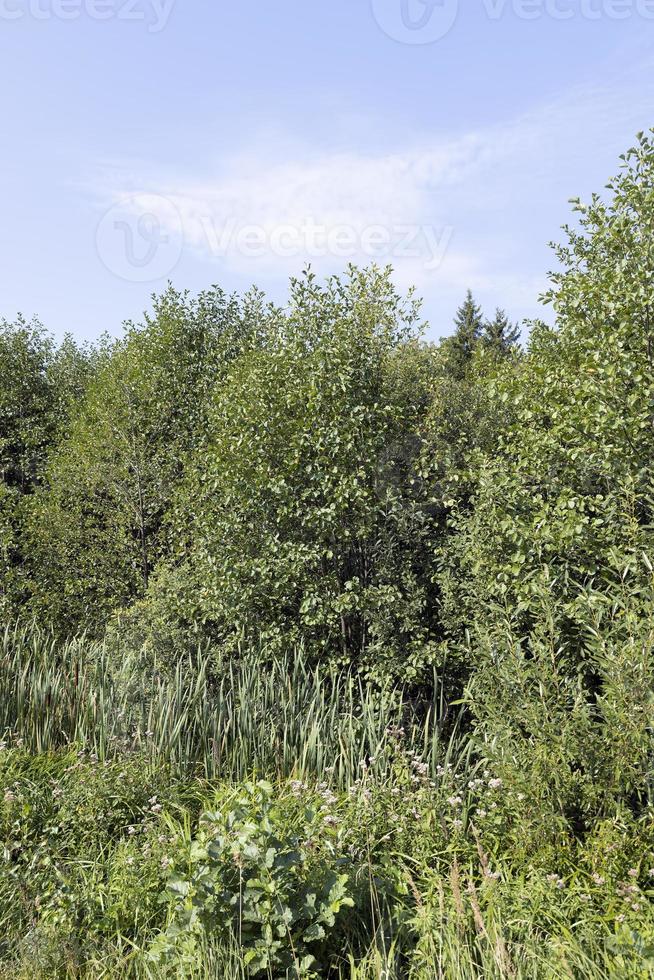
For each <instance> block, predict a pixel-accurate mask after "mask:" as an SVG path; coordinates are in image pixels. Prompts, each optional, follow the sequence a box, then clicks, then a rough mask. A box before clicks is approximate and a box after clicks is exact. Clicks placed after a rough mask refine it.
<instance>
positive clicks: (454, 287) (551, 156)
mask: <svg viewBox="0 0 654 980" xmlns="http://www.w3.org/2000/svg"><path fill="white" fill-rule="evenodd" d="M651 88H652V85H651V83H648V84H647V85H645V86H643V85H642V78H641V77H640V76H639V75H638V73H637V72H635V73H634V76H633V77H632V78H631V79H627V81H626V83H624V84H623V85H622V86H621V87H620V88H618V87H616V86H615V85H614V84H613V83H607V85H606V87H603V88H598V87H587V88H579V89H577V90H576V91H574V92H571V93H569V94H568V95H566V96H565V97H563V98H559V99H557V100H554V101H552V102H551V103H550V104H548V105H541V106H539V107H537V108H536V109H534V110H533V111H532V112H530V113H528V114H525V115H523V116H521V117H519V118H516V119H513V120H511V121H509V122H507V123H505V124H502V125H494V126H489V127H488V128H486V129H482V130H479V131H477V132H471V133H466V134H463V135H459V136H456V137H452V138H442V139H437V140H429V141H423V142H422V143H421V144H420V145H416V146H414V147H412V148H410V149H407V150H404V151H402V152H399V153H390V154H377V155H375V154H371V153H365V152H361V151H351V152H349V153H323V154H320V155H318V154H312V153H311V151H310V149H309V148H307V147H304V148H303V149H302V152H301V153H299V154H293V156H292V157H291V158H289V156H288V155H287V153H286V152H285V150H284V148H283V147H280V146H277V147H275V146H273V145H271V144H270V143H268V144H267V145H266V146H265V149H264V150H262V151H261V152H257V153H256V154H255V153H253V154H251V155H250V156H249V157H243V156H241V157H239V158H238V159H234V160H232V161H230V160H226V161H224V162H223V167H222V169H221V173H220V174H219V175H217V176H216V177H215V179H212V180H198V179H197V178H195V177H194V176H193V175H192V174H191V175H182V176H178V177H177V178H175V179H170V178H164V177H162V176H153V175H152V174H149V175H148V176H146V175H145V174H143V173H141V174H138V173H135V172H134V171H133V169H132V172H131V173H130V172H129V171H128V169H127V168H121V167H118V168H116V167H114V168H110V170H109V171H108V173H107V175H106V180H105V182H104V187H103V191H104V198H105V199H104V203H105V205H119V206H120V205H121V204H124V206H125V207H129V209H130V210H131V212H132V213H133V215H134V217H135V218H136V217H138V215H139V213H144V212H154V213H155V214H156V216H157V218H158V220H159V221H160V223H161V226H162V228H163V229H164V230H165V229H167V228H168V229H169V230H171V231H178V230H179V228H181V232H182V237H183V242H184V247H185V248H186V249H189V250H192V251H193V253H194V255H195V256H196V257H200V258H201V259H202V260H207V261H210V262H212V263H216V264H217V265H218V266H219V267H220V269H221V273H223V274H229V273H230V272H234V273H235V274H238V275H245V276H247V277H248V278H249V279H250V280H251V281H256V280H257V279H262V278H266V279H268V280H270V279H271V278H275V277H279V279H280V280H282V279H286V278H287V276H288V275H290V274H296V273H297V272H298V271H299V269H300V268H301V267H302V266H303V265H304V264H305V263H307V262H310V263H311V264H312V265H313V266H314V268H316V270H317V271H318V272H321V273H327V272H331V271H336V270H338V269H340V268H342V267H343V266H344V265H345V264H346V263H347V262H348V261H354V262H359V263H361V262H364V263H365V262H370V261H371V260H373V259H374V260H376V261H378V262H379V263H380V264H385V263H386V262H390V263H391V264H393V266H394V267H395V269H396V275H397V281H398V284H400V285H401V286H402V287H404V286H408V285H409V284H415V285H416V286H417V288H418V290H419V292H422V293H423V294H425V295H427V296H428V297H430V296H435V295H437V294H439V295H440V296H441V298H442V302H443V303H447V304H451V303H453V302H455V296H459V295H460V294H461V292H462V291H463V290H464V289H465V288H467V287H468V286H470V287H471V288H473V289H476V290H477V291H478V292H480V294H482V296H483V297H485V299H486V302H487V303H488V304H489V305H495V304H496V303H498V304H501V305H506V306H508V307H509V309H511V308H515V310H516V311H518V312H519V314H522V313H523V311H524V314H525V315H532V314H533V313H534V312H535V309H536V308H535V303H536V297H537V295H538V293H539V292H540V291H541V290H542V288H543V286H544V284H545V278H544V273H545V271H546V269H545V268H543V267H542V264H541V263H542V261H543V245H544V242H545V240H546V239H547V238H548V237H550V236H551V235H552V234H554V233H555V229H556V228H557V227H558V225H559V224H561V223H562V222H563V221H564V220H566V218H567V210H566V205H565V199H566V197H568V196H571V195H572V194H575V193H577V192H578V191H583V190H584V187H585V184H584V185H583V186H581V187H580V186H579V185H578V184H575V181H576V180H577V179H579V180H583V179H585V178H586V175H587V174H589V173H591V174H593V175H594V170H593V164H594V162H596V158H597V156H598V150H599V151H600V156H601V161H600V163H601V166H602V168H604V169H603V170H602V174H601V176H600V177H599V180H600V181H601V182H603V180H604V178H606V177H608V176H609V175H610V172H611V169H615V166H614V163H613V162H610V163H608V166H609V168H610V169H609V170H608V172H606V170H605V167H606V166H607V163H606V160H607V159H609V160H611V161H614V160H615V159H616V157H617V153H618V152H621V151H622V150H623V149H624V148H625V141H628V140H629V139H630V138H631V137H632V135H633V133H634V132H635V131H636V130H637V129H639V128H643V126H644V125H646V124H647V119H648V112H649V105H650V104H651ZM599 186H601V183H600V185H599ZM153 195H154V196H153ZM162 199H163V204H162V203H161V202H162ZM553 199H555V200H560V204H561V210H560V212H559V213H556V214H552V200H553ZM168 202H169V203H168ZM171 215H172V216H173V217H172V218H171ZM171 221H172V224H174V225H179V227H176V228H171ZM373 246H374V247H373ZM530 254H532V255H533V256H535V257H536V259H537V262H538V264H537V265H534V264H533V263H532V262H531V261H530V257H529V255H530Z"/></svg>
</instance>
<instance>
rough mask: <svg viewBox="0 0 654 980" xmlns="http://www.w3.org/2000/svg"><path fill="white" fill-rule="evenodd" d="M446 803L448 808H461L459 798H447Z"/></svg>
mask: <svg viewBox="0 0 654 980" xmlns="http://www.w3.org/2000/svg"><path fill="white" fill-rule="evenodd" d="M447 802H448V803H449V804H450V806H461V804H462V803H463V800H462V799H461V797H460V796H448V798H447Z"/></svg>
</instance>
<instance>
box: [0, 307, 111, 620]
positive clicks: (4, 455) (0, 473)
mask: <svg viewBox="0 0 654 980" xmlns="http://www.w3.org/2000/svg"><path fill="white" fill-rule="evenodd" d="M91 371H92V356H91V352H90V351H88V350H85V349H83V348H80V347H79V346H78V345H77V344H75V342H74V341H73V340H72V339H71V338H70V337H66V338H64V340H63V342H62V344H61V345H60V346H59V347H58V346H57V345H56V344H55V342H54V340H53V339H52V337H50V336H49V335H48V334H47V333H46V331H45V330H44V329H43V327H42V326H41V324H40V323H39V322H38V321H36V320H34V321H31V322H27V321H26V320H24V319H22V318H19V319H18V320H17V321H16V322H15V323H8V322H6V321H3V322H2V323H1V324H0V573H1V574H0V581H1V584H0V612H2V613H3V614H4V615H9V614H11V613H14V614H15V613H16V612H17V611H18V610H19V608H20V606H21V604H22V603H23V602H24V601H25V599H26V597H27V594H28V587H29V580H30V569H29V557H30V555H29V549H27V550H26V546H25V542H24V540H23V539H24V522H25V515H26V509H27V501H28V498H29V497H30V496H31V495H32V494H33V493H34V492H35V491H36V490H37V488H38V486H39V485H40V482H41V478H42V475H43V471H44V469H45V466H46V463H47V459H48V455H49V453H50V452H51V451H52V449H53V447H54V446H55V445H56V443H57V442H58V440H59V439H61V438H62V436H63V434H64V432H65V430H66V425H67V422H68V418H69V415H70V411H71V409H72V406H73V405H74V403H75V401H76V399H78V398H79V397H80V395H81V393H82V391H83V389H84V386H85V384H86V383H87V381H88V377H89V375H90V373H91Z"/></svg>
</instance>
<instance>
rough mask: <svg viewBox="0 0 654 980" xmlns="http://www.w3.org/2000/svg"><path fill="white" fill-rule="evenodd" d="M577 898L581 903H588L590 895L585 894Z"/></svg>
mask: <svg viewBox="0 0 654 980" xmlns="http://www.w3.org/2000/svg"><path fill="white" fill-rule="evenodd" d="M579 898H580V899H581V901H582V902H590V895H587V894H586V893H584V894H583V895H580V896H579Z"/></svg>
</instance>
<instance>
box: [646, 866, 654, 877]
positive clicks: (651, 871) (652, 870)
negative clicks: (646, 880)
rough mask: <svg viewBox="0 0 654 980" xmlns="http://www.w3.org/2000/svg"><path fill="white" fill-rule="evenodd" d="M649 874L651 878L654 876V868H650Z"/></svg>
mask: <svg viewBox="0 0 654 980" xmlns="http://www.w3.org/2000/svg"><path fill="white" fill-rule="evenodd" d="M647 874H648V875H649V876H650V878H654V868H650V869H649V871H648V872H647Z"/></svg>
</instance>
